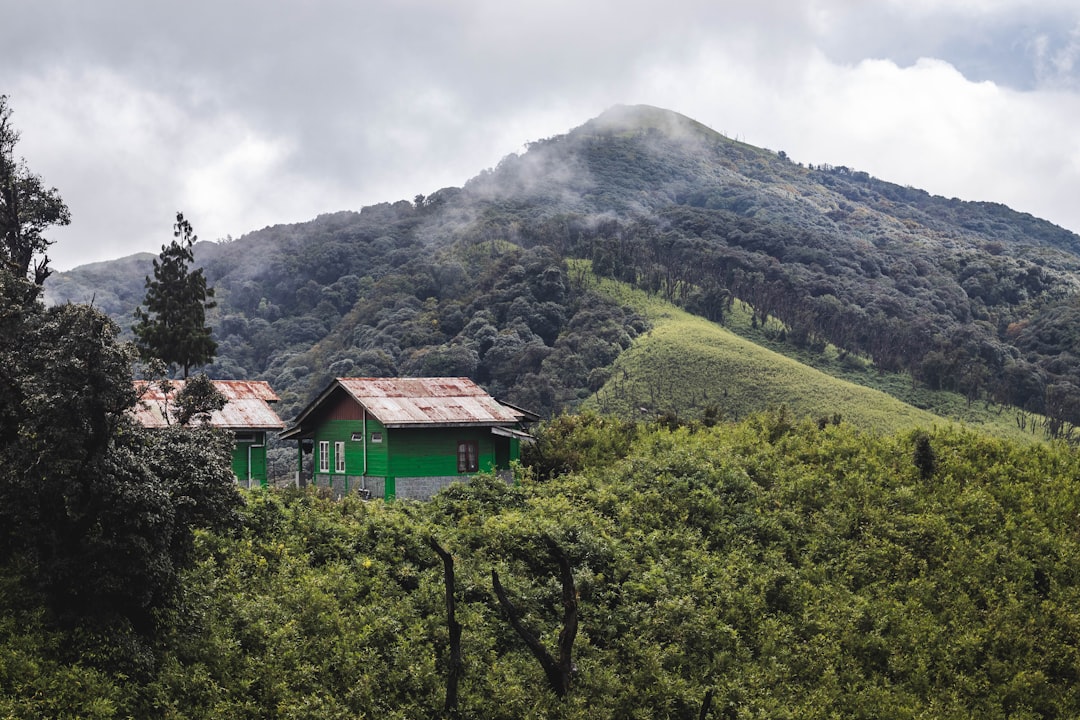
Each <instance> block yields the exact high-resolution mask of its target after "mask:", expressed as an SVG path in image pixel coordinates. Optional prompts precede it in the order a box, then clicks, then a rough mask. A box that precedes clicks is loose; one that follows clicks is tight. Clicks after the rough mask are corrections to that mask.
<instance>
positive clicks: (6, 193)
mask: <svg viewBox="0 0 1080 720" xmlns="http://www.w3.org/2000/svg"><path fill="white" fill-rule="evenodd" d="M18 142H19V132H18V131H17V130H15V128H14V127H13V126H12V125H11V108H10V107H9V106H8V98H7V95H0V259H2V261H3V263H4V265H5V266H7V269H8V270H10V272H11V273H12V274H13V275H15V276H16V277H19V278H25V279H30V278H33V284H32V285H31V286H30V288H29V291H28V292H29V297H30V298H31V299H33V298H36V297H37V295H38V294H39V293H40V291H41V286H42V284H44V282H45V279H46V278H47V277H48V276H49V275H50V274H51V273H52V271H51V270H50V269H49V256H48V255H46V254H45V251H46V250H47V249H48V247H49V245H51V244H52V241H51V240H47V239H46V238H45V237H44V235H43V233H44V231H45V230H46V229H47V228H49V227H51V226H53V225H67V224H68V223H69V222H71V214H70V212H69V211H68V207H67V205H65V204H64V201H63V200H61V199H60V193H59V192H58V191H57V189H56V188H46V187H45V185H44V184H43V183H42V181H41V177H40V176H38V175H35V174H34V173H32V172H30V170H29V169H28V168H27V167H26V161H25V160H24V159H22V158H19V159H17V160H16V158H15V145H16V144H17V143H18ZM39 256H40V259H39Z"/></svg>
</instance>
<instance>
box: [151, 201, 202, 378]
mask: <svg viewBox="0 0 1080 720" xmlns="http://www.w3.org/2000/svg"><path fill="white" fill-rule="evenodd" d="M173 228H174V229H173V237H174V238H176V239H174V240H173V241H172V243H170V244H169V245H163V246H162V248H161V254H160V255H159V256H158V259H157V260H154V278H153V279H150V277H147V278H146V298H145V299H144V300H143V305H145V309H143V308H142V307H139V308H136V310H135V318H136V319H137V320H138V323H137V324H136V325H135V327H134V328H133V330H134V332H135V337H136V345H137V346H138V348H139V353H140V354H141V355H142V357H143V359H144V360H150V359H152V358H158V359H159V360H161V361H163V362H164V363H166V364H167V365H177V366H179V367H181V368H183V370H184V377H187V375H188V371H189V370H190V369H191V368H192V367H194V366H197V365H205V364H207V363H209V362H211V361H212V360H213V359H214V354H215V353H216V352H217V343H216V342H214V339H213V337H212V336H211V330H210V327H209V326H208V325H207V324H206V311H207V310H209V309H210V308H212V307H214V306H215V303H214V302H212V301H208V298H212V297H213V296H214V289H213V288H208V287H207V286H206V276H205V275H203V271H202V268H198V269H197V270H192V269H191V267H190V266H191V263H192V262H194V260H195V256H194V253H193V252H192V247H193V246H194V244H195V241H196V240H197V239H198V238H197V237H196V235H195V233H194V231H193V230H192V227H191V223H189V222H188V221H187V220H185V219H184V214H183V213H180V212H178V213H176V224H175V225H174V226H173Z"/></svg>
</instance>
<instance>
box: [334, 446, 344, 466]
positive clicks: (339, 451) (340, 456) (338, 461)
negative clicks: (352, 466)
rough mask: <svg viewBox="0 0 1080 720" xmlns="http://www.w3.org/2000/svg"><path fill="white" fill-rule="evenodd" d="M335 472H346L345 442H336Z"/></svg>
mask: <svg viewBox="0 0 1080 720" xmlns="http://www.w3.org/2000/svg"><path fill="white" fill-rule="evenodd" d="M334 472H339V473H343V472H345V443H343V442H336V443H334Z"/></svg>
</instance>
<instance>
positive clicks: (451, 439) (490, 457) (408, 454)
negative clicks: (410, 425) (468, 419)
mask: <svg viewBox="0 0 1080 720" xmlns="http://www.w3.org/2000/svg"><path fill="white" fill-rule="evenodd" d="M390 433H391V436H392V438H391V440H392V443H393V444H392V447H391V456H390V473H389V474H390V475H393V476H395V477H435V476H442V475H467V474H469V473H459V472H458V469H457V449H458V442H459V441H462V440H470V441H474V442H476V444H477V447H478V450H479V457H478V459H479V463H478V465H479V469H480V470H482V471H487V470H492V469H494V468H495V446H494V443H493V442H492V440H493V439H494V436H493V435H492V434H491V430H490V429H489V428H422V429H415V430H414V429H403V428H397V429H392V430H391V431H390Z"/></svg>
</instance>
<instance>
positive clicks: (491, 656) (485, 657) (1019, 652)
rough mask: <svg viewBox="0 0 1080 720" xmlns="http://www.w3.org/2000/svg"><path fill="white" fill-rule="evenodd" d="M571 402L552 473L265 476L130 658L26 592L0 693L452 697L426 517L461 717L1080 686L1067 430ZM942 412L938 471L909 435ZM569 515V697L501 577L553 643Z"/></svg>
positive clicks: (178, 709)
mask: <svg viewBox="0 0 1080 720" xmlns="http://www.w3.org/2000/svg"><path fill="white" fill-rule="evenodd" d="M552 425H556V426H558V427H561V428H562V432H560V433H559V434H556V433H550V434H548V435H547V436H546V440H547V443H548V445H549V449H550V452H552V453H554V454H556V455H561V456H568V455H570V454H571V453H572V451H573V448H574V447H575V446H576V445H578V444H579V443H582V442H586V441H589V439H590V438H592V442H593V444H594V446H596V447H604V448H611V449H615V448H617V450H609V451H603V452H598V453H597V454H596V455H595V457H596V458H597V463H596V464H591V463H583V464H582V466H581V468H580V469H577V470H575V471H572V472H567V473H565V474H562V475H557V476H553V477H551V478H550V479H547V480H545V481H543V482H537V481H534V480H532V479H531V478H530V477H529V475H528V474H526V476H525V477H524V479H523V480H522V483H521V485H520V486H514V485H507V484H505V483H504V482H502V481H501V480H499V479H497V478H494V477H491V476H481V477H479V478H477V479H476V480H474V481H473V483H471V484H469V485H454V486H451V487H450V488H448V489H447V490H446V491H444V492H443V493H441V494H440V495H439V496H438V497H436V498H435V499H434V500H433V501H431V502H430V503H424V504H417V503H409V502H397V503H391V504H385V503H366V502H362V501H358V500H356V499H353V498H348V499H346V500H343V501H340V502H334V501H330V500H328V499H325V498H321V497H319V496H318V495H317V494H315V493H313V492H310V491H309V492H303V491H297V490H289V491H285V492H281V493H266V492H262V491H259V492H252V493H250V494H248V496H247V497H248V502H247V504H246V506H245V507H244V508H242V510H241V512H242V517H243V520H242V528H243V529H242V531H241V533H240V535H239V536H230V535H224V534H219V533H216V532H199V533H197V534H196V535H195V536H194V539H195V544H194V545H193V552H194V558H195V559H196V562H195V564H194V566H193V567H192V569H191V570H190V571H188V572H187V573H186V574H185V577H184V591H183V595H182V598H181V601H180V605H179V606H178V608H177V611H176V612H175V613H172V614H170V615H169V617H170V625H169V626H168V628H166V629H167V632H166V633H164V634H163V635H161V636H160V637H159V639H158V644H157V645H156V647H155V652H156V654H157V656H158V658H159V659H158V662H157V663H156V664H155V665H154V669H153V670H152V671H151V672H150V673H149V674H144V675H143V676H141V677H139V678H137V677H134V676H130V675H129V676H126V677H125V676H119V675H106V674H102V673H100V672H98V671H95V670H91V669H88V667H87V666H85V665H83V664H80V663H78V662H74V661H72V660H70V659H65V657H64V654H63V652H62V650H61V648H60V647H59V644H58V639H57V637H56V636H55V635H54V634H51V631H49V630H48V629H47V627H46V626H44V625H42V624H41V623H40V622H38V621H36V620H35V619H34V618H35V615H34V613H33V611H28V610H17V611H11V612H17V615H15V617H17V620H16V621H8V620H5V621H4V622H2V623H0V645H2V647H3V649H4V652H3V653H0V657H2V658H4V660H0V708H3V710H4V711H5V713H6V714H9V715H14V716H16V717H21V716H32V715H34V713H37V714H39V715H40V714H42V713H45V714H50V715H57V716H60V715H62V714H63V713H64V712H67V713H70V714H72V715H74V714H79V715H89V716H94V713H96V714H97V715H96V716H99V717H124V716H127V715H135V716H145V715H146V714H147V713H148V712H151V713H153V714H158V715H165V716H166V717H239V718H243V717H252V718H254V717H259V718H289V717H300V716H304V717H311V716H318V717H342V718H345V717H373V716H378V717H396V718H414V717H433V716H439V713H440V712H441V711H440V708H442V706H443V702H444V691H445V681H446V678H447V673H448V671H449V667H448V662H449V655H448V653H449V635H448V629H447V625H446V621H445V612H446V606H445V596H444V585H443V580H444V578H443V566H442V562H441V560H440V557H439V556H438V555H437V554H436V553H435V552H434V550H433V549H432V548H431V546H430V545H429V543H428V539H429V538H436V539H437V541H438V543H439V545H440V546H441V547H443V548H445V549H446V550H447V551H448V552H449V553H451V554H452V555H453V559H454V568H455V576H456V597H455V600H456V617H457V620H458V621H459V622H460V623H461V625H462V635H461V642H462V661H463V666H462V671H463V672H462V675H461V677H460V685H459V696H458V711H459V715H460V716H461V717H483V718H520V717H552V718H626V717H650V718H651V717H657V718H684V717H686V718H691V717H698V712H699V710H700V708H701V706H702V703H703V701H704V699H705V698H706V695H707V693H710V691H711V696H710V697H711V698H712V704H713V712H714V713H717V714H721V716H723V715H727V716H729V717H793V718H794V717H798V718H829V717H913V718H914V717H986V718H1006V717H1069V716H1071V715H1073V714H1074V713H1075V710H1076V708H1077V707H1078V703H1080V696H1078V694H1077V689H1076V688H1077V687H1078V685H1077V677H1076V668H1077V667H1078V665H1080V645H1078V643H1077V640H1076V638H1077V633H1076V626H1077V622H1078V620H1077V617H1076V612H1075V608H1076V607H1077V601H1078V600H1080V575H1078V574H1077V572H1076V571H1075V568H1076V567H1078V564H1080V543H1078V542H1077V537H1080V536H1078V534H1077V531H1078V530H1080V524H1078V522H1077V517H1078V513H1077V510H1078V509H1080V494H1078V492H1077V488H1076V486H1075V482H1074V481H1073V478H1074V477H1076V476H1077V474H1078V472H1080V460H1078V458H1077V456H1076V454H1075V453H1073V452H1072V451H1071V450H1069V449H1068V448H1067V447H1065V446H1062V445H1028V444H1018V443H1014V442H1011V441H1007V440H1001V439H994V438H990V437H987V436H983V435H978V434H974V433H970V432H964V431H957V430H953V429H937V430H923V431H920V432H908V433H902V434H896V435H877V434H870V433H867V432H862V431H859V430H857V429H856V428H854V427H852V426H851V425H848V424H846V423H841V424H839V425H836V424H831V423H830V424H827V425H825V426H823V427H822V428H819V427H818V425H817V424H815V423H812V422H801V421H798V420H795V419H794V418H793V417H792V416H790V415H784V414H780V413H774V414H767V415H757V416H754V417H752V418H748V419H747V420H746V421H744V422H742V423H739V424H718V425H715V426H713V427H711V428H703V427H700V426H698V427H694V428H691V427H681V428H678V429H676V430H669V429H665V428H662V427H659V426H639V427H637V428H636V429H635V430H634V431H633V432H632V433H630V435H631V437H629V438H628V437H627V436H628V429H627V427H626V426H625V425H623V424H621V423H618V422H602V421H601V420H600V419H599V418H595V417H593V418H582V419H580V420H579V421H577V422H575V421H574V419H573V418H570V417H567V418H560V419H559V420H556V421H554V422H553V423H552ZM922 440H925V442H926V446H928V447H931V448H932V449H933V452H934V455H935V457H936V469H935V472H934V473H933V475H932V476H928V475H927V474H926V473H924V472H922V469H921V468H920V466H919V465H918V464H917V463H916V462H913V458H914V457H915V452H916V448H918V447H919V446H920V444H921V442H922ZM549 542H554V543H555V544H556V545H557V547H559V548H561V549H562V550H563V551H564V552H565V555H566V558H567V560H568V561H569V563H570V567H571V569H572V572H573V579H574V584H575V586H576V588H577V607H578V611H579V616H578V619H579V624H578V630H577V637H576V641H575V644H574V654H573V661H574V664H575V668H574V672H573V676H572V682H571V683H570V689H569V692H568V693H567V695H566V697H565V699H563V700H559V699H558V698H557V697H556V695H555V694H554V693H553V692H551V691H550V690H549V689H548V688H547V684H546V680H545V675H544V671H543V670H542V669H541V668H540V666H539V664H538V663H537V662H536V661H535V659H534V658H533V656H532V654H531V653H530V652H529V650H528V648H526V647H525V645H524V643H523V642H522V641H521V639H520V638H519V637H518V636H517V634H516V633H515V632H514V630H513V629H512V628H511V627H510V626H509V624H508V623H507V622H506V619H505V618H504V616H503V615H502V613H501V611H500V609H499V604H498V601H497V599H496V598H495V596H494V590H493V586H492V582H491V573H492V570H495V571H496V572H497V574H498V576H499V578H500V581H501V583H502V585H503V586H504V587H505V590H506V593H507V595H508V596H509V597H510V598H512V599H513V603H514V605H515V607H516V609H517V610H518V611H519V612H520V613H521V618H522V622H523V623H524V624H525V625H526V626H527V627H528V628H530V629H532V630H533V631H536V632H537V640H538V642H539V643H540V644H541V645H543V646H544V647H546V648H549V649H554V648H555V647H557V644H558V640H557V637H556V635H557V633H558V632H559V629H560V625H561V622H562V617H563V605H562V600H561V586H560V583H559V580H558V577H557V576H556V575H554V574H553V564H552V559H551V557H550V555H549V553H548V547H549V545H548V543H549ZM0 597H10V595H9V594H8V593H0ZM21 602H22V603H23V604H24V606H26V605H27V604H29V605H32V601H30V600H27V599H25V598H24V599H23V600H22V601H21ZM0 616H3V617H5V618H7V617H10V616H9V614H8V612H5V613H3V614H0ZM69 679H70V680H72V681H73V682H78V683H79V684H78V685H74V686H73V685H68V686H66V687H65V688H64V690H63V692H58V693H56V694H55V695H45V696H43V695H42V694H41V689H42V688H50V687H60V685H61V684H62V683H63V682H65V681H66V680H69ZM46 698H48V699H46ZM151 708H153V710H151Z"/></svg>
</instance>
